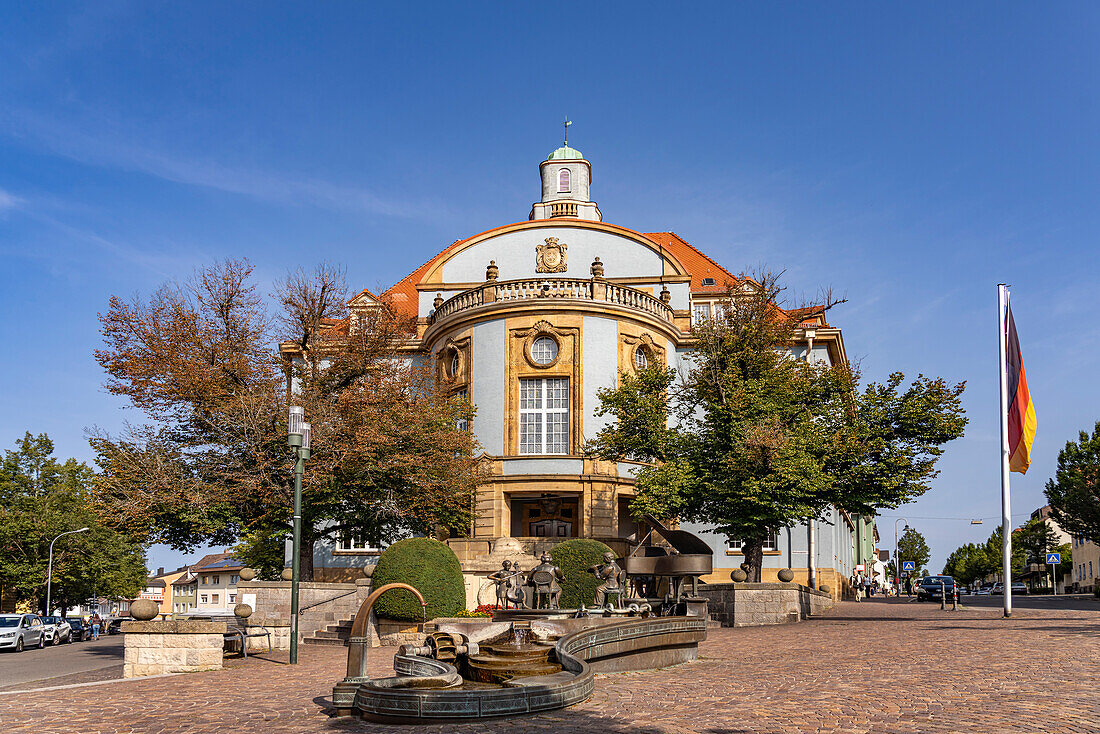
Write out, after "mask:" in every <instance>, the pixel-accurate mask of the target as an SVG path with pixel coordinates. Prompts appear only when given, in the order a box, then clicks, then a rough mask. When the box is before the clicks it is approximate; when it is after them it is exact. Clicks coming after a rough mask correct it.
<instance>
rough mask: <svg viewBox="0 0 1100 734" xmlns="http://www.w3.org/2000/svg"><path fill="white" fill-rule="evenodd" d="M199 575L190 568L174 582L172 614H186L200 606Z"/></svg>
mask: <svg viewBox="0 0 1100 734" xmlns="http://www.w3.org/2000/svg"><path fill="white" fill-rule="evenodd" d="M198 591H199V577H198V575H197V574H196V573H195V572H194V571H192V570H191V569H190V568H187V569H185V571H184V572H183V573H182V574H180V576H179V578H177V579H176V580H175V581H173V582H172V614H186V613H188V612H193V611H195V609H196V608H197V607H198Z"/></svg>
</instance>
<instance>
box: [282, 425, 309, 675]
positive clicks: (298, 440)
mask: <svg viewBox="0 0 1100 734" xmlns="http://www.w3.org/2000/svg"><path fill="white" fill-rule="evenodd" d="M309 434H310V426H309V424H308V423H306V422H305V410H304V409H303V408H301V407H300V406H297V405H292V406H291V407H290V417H289V420H288V421H287V436H286V442H287V445H288V446H290V447H291V448H293V449H294V541H293V543H292V550H291V566H290V567H291V577H290V662H291V664H292V665H296V664H297V663H298V576H299V574H300V573H301V566H302V561H301V552H302V474H304V473H305V470H306V459H308V458H309V445H310V435H309Z"/></svg>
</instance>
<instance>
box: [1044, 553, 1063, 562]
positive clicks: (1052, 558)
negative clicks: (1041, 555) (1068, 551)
mask: <svg viewBox="0 0 1100 734" xmlns="http://www.w3.org/2000/svg"><path fill="white" fill-rule="evenodd" d="M1061 562H1062V554H1061V553H1047V563H1054V564H1057V563H1061Z"/></svg>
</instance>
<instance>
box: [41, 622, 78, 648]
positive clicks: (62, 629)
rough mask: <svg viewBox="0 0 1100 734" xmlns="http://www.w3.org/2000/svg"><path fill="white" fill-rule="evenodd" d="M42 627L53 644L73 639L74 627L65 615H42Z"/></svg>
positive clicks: (48, 640) (47, 639) (49, 641)
mask: <svg viewBox="0 0 1100 734" xmlns="http://www.w3.org/2000/svg"><path fill="white" fill-rule="evenodd" d="M42 627H43V631H44V632H45V635H46V642H48V643H49V644H51V645H57V644H60V643H62V642H72V641H73V628H72V626H71V625H69V623H68V621H67V620H66V619H65V618H64V617H42Z"/></svg>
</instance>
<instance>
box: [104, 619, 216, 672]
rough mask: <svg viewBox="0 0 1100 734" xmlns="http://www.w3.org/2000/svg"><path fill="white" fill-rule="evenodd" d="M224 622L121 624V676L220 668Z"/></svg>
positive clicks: (187, 621)
mask: <svg viewBox="0 0 1100 734" xmlns="http://www.w3.org/2000/svg"><path fill="white" fill-rule="evenodd" d="M225 629H226V625H225V622H200V621H193V620H183V619H181V620H170V621H152V622H123V623H122V631H123V632H125V633H126V635H125V637H124V638H123V639H124V646H125V653H124V659H123V662H124V665H123V671H122V676H123V677H124V678H136V677H139V676H143V675H161V674H164V673H192V672H195V671H198V670H217V669H218V668H221V667H222V647H223V644H224V638H223V637H222V635H223V634H224V633H225Z"/></svg>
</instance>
